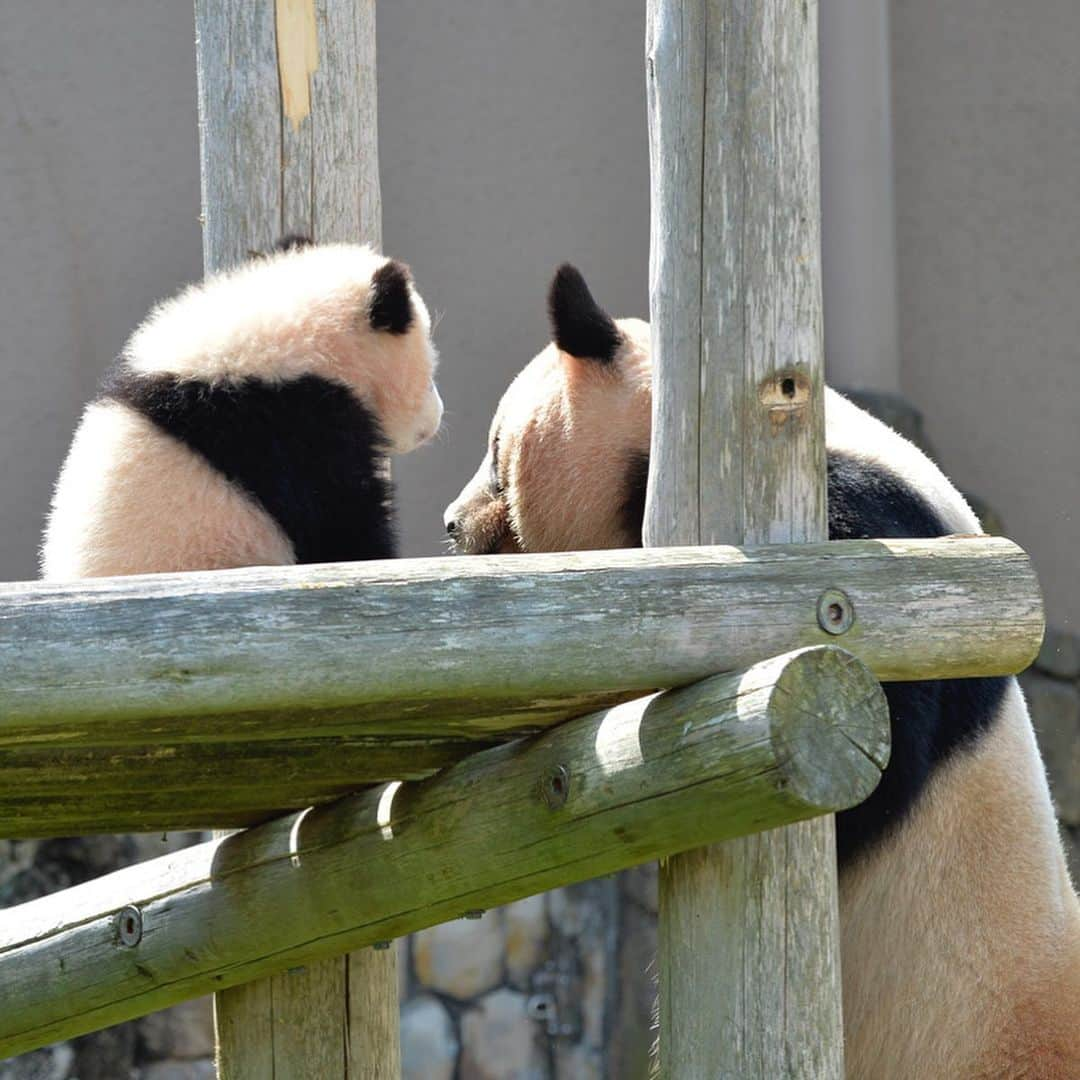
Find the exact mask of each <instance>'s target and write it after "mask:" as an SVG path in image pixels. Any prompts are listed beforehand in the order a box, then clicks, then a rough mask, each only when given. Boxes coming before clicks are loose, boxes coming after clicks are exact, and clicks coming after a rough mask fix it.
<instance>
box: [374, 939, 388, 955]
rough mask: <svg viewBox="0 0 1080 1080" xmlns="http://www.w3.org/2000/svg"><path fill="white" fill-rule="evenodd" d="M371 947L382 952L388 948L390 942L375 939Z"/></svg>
mask: <svg viewBox="0 0 1080 1080" xmlns="http://www.w3.org/2000/svg"><path fill="white" fill-rule="evenodd" d="M371 947H372V948H373V949H375V950H376V951H377V952H382V951H383V950H385V949H389V948H390V942H389V941H376V942H375V943H374V944H373V945H372V946H371Z"/></svg>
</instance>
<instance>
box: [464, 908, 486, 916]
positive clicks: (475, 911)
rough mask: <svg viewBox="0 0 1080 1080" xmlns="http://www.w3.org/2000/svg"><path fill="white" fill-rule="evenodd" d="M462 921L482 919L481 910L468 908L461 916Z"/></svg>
mask: <svg viewBox="0 0 1080 1080" xmlns="http://www.w3.org/2000/svg"><path fill="white" fill-rule="evenodd" d="M461 917H462V918H463V919H482V918H483V917H484V909H483V908H469V910H468V911H466V912H465V913H464V914H463V915H462V916H461Z"/></svg>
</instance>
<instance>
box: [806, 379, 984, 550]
mask: <svg viewBox="0 0 1080 1080" xmlns="http://www.w3.org/2000/svg"><path fill="white" fill-rule="evenodd" d="M825 443H826V447H827V449H828V452H829V455H830V460H833V459H837V458H842V459H845V460H849V461H851V462H853V463H855V464H864V465H869V466H871V467H874V468H875V471H878V472H883V473H887V474H889V475H890V476H892V477H893V478H895V479H896V480H897V481H899V482H900V483H902V484H904V485H905V486H906V487H908V488H910V489H911V490H912V491H914V492H916V493H918V495H919V496H921V497H922V499H923V500H924V501H925V502H926V503H927V504H929V506H930V507H931V508H932V509H933V510H934V511H935V513H936V514H937V515H938V516H939V517H940V519H941V522H942V524H943V525H944V527H945V530H946V531H947V532H951V533H979V532H982V526H981V525H980V523H979V519H978V518H977V517H976V516H975V513H974V511H973V510H972V509H971V507H970V506H969V505H968V503H967V500H966V499H965V498H964V497H963V495H961V494H960V492H959V491H957V489H956V488H955V487H954V485H953V484H952V483H951V482H950V481H949V479H948V478H947V477H946V476H945V474H944V473H943V472H942V471H941V469H940V468H938V466H937V465H936V464H934V462H933V461H932V460H931V459H930V458H929V457H928V456H927V455H926V454H925V453H924V452H923V451H922V450H920V449H919V448H918V447H917V446H916V445H915V444H914V443H912V442H910V441H909V440H908V439H905V438H904V437H903V436H902V435H900V434H898V433H897V432H895V431H893V429H892V428H890V427H889V426H888V425H887V424H884V423H882V422H881V421H880V420H878V419H877V418H876V417H874V416H871V415H870V413H868V412H867V411H866V410H865V409H861V408H859V406H857V405H855V404H854V403H853V402H851V401H849V400H848V399H847V398H845V397H844V396H843V395H842V394H840V393H838V392H837V391H836V390H833V389H832V388H827V389H826V391H825Z"/></svg>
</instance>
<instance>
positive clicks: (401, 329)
mask: <svg viewBox="0 0 1080 1080" xmlns="http://www.w3.org/2000/svg"><path fill="white" fill-rule="evenodd" d="M409 281H410V277H409V268H408V267H407V266H406V265H405V264H404V263H400V262H398V261H397V260H396V259H391V260H390V261H389V262H385V263H383V265H382V266H380V267H379V269H378V270H376V271H375V273H374V274H373V275H372V278H371V302H370V305H369V307H368V322H369V323H370V324H371V329H372V330H385V331H387V332H388V333H391V334H404V333H405V331H406V330H408V329H409V327H410V326H411V325H412V320H413V310H412V299H411V297H410V296H409Z"/></svg>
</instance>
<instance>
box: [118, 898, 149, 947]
mask: <svg viewBox="0 0 1080 1080" xmlns="http://www.w3.org/2000/svg"><path fill="white" fill-rule="evenodd" d="M142 932H143V924H142V912H141V911H139V909H138V908H137V907H134V906H132V905H131V904H129V905H128V906H127V907H122V908H121V909H120V910H119V911H118V912H117V913H116V938H117V941H119V942H120V944H121V945H123V946H124V947H125V948H127V949H133V948H134V947H135V946H136V945H138V944H139V942H140V941H142Z"/></svg>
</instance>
